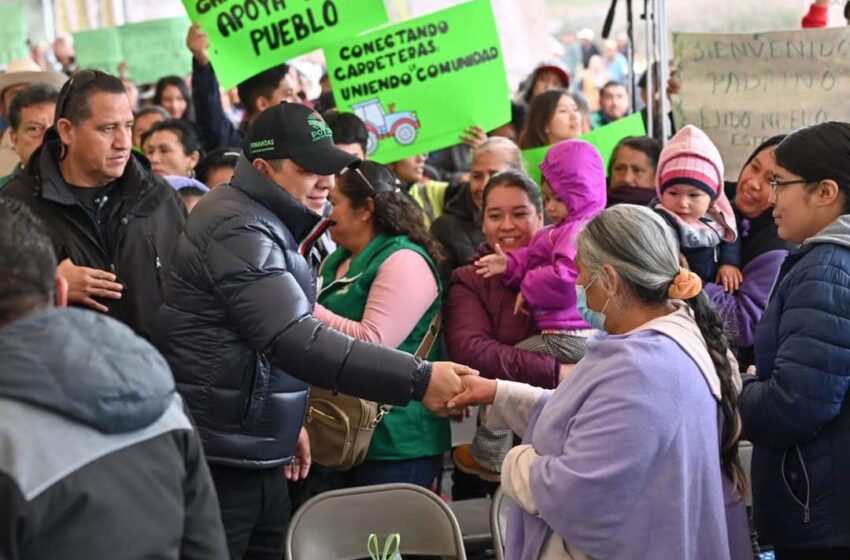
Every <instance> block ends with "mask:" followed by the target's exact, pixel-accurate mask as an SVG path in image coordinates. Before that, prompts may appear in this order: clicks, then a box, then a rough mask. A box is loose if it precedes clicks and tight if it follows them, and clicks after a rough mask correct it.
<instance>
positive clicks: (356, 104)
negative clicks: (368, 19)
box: [325, 0, 510, 163]
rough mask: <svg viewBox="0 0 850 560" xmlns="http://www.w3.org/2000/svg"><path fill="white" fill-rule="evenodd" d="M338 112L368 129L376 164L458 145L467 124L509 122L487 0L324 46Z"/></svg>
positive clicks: (506, 91) (504, 79)
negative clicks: (350, 115) (353, 117)
mask: <svg viewBox="0 0 850 560" xmlns="http://www.w3.org/2000/svg"><path fill="white" fill-rule="evenodd" d="M325 57H326V59H327V63H328V75H329V76H330V78H331V81H332V83H333V92H334V99H335V100H336V104H337V107H339V110H340V111H351V112H353V113H355V114H357V116H359V117H360V118H361V119H363V121H364V122H365V123H366V128H367V129H368V130H369V144H368V152H369V154H370V157H371V158H372V159H374V160H375V161H378V162H381V163H390V162H393V161H398V160H400V159H402V158H405V157H409V156H413V155H417V154H422V153H425V152H429V151H432V150H437V149H440V148H445V147H447V146H452V145H455V144H458V143H459V141H460V135H461V133H462V132H463V131H464V130H466V129H467V128H468V127H470V126H471V125H478V126H480V127H481V128H483V129H484V130H490V129H493V128H496V127H498V126H501V125H503V124H505V123H506V122H508V121H509V120H510V102H509V99H510V92H509V89H508V81H507V75H506V73H505V64H504V58H503V56H502V49H501V45H500V43H499V36H498V33H497V30H496V22H495V19H494V17H493V9H492V7H491V5H490V0H472V1H470V2H466V3H464V4H460V5H458V6H454V7H452V8H448V9H446V10H442V11H439V12H435V13H433V14H429V15H427V16H424V17H420V18H417V19H413V20H409V21H406V22H404V23H400V24H396V25H393V26H389V27H384V28H381V29H379V30H375V31H372V32H369V33H367V34H364V35H361V36H360V37H357V38H356V39H353V40H350V41H347V42H345V43H341V44H339V45H335V46H333V47H329V48H327V49H325Z"/></svg>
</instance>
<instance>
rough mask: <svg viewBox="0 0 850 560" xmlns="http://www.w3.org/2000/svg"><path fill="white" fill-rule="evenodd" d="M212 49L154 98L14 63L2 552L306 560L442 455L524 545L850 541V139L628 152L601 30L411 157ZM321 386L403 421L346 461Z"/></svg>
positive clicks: (588, 553)
mask: <svg viewBox="0 0 850 560" xmlns="http://www.w3.org/2000/svg"><path fill="white" fill-rule="evenodd" d="M823 6H824V2H822V1H821V0H818V1H817V2H816V3H815V4H814V5H813V7H812V12H810V14H809V16H807V18H808V19H809V20H811V19H812V17H813V16H812V15H811V14H812V13H821V12H820V11H819V10H821V9H822V8H823ZM815 19H816V18H815ZM186 45H187V48H188V50H189V51H190V52H191V54H192V72H191V76H190V79H188V80H187V79H184V78H183V77H179V76H165V77H163V78H162V79H161V80H159V82H158V83H156V84H154V85H153V87H152V88H151V91H152V93H153V95H151V96H150V97H149V99H147V100H146V101H145V102H144V103H143V104H142V105H140V104H139V103H140V100H139V97H140V96H139V88H138V86H137V85H136V84H133V83H132V82H130V81H128V80H126V79H123V78H122V77H121V76H115V75H111V74H108V73H104V72H102V71H98V70H91V69H85V68H83V69H76V68H75V67H74V63H73V58H72V57H70V56H69V55H68V53H67V52H66V50H59V51H57V59H58V58H59V55H60V54H61V55H62V60H63V64H62V68H63V70H64V71H66V72H68V73H67V74H66V73H64V72H63V71H60V70H58V69H57V70H54V69H48V70H45V69H42V68H41V67H39V66H38V65H37V64H35V63H34V62H33V61H31V60H27V61H19V62H16V63H15V64H14V65H10V66H9V67H8V68H7V70H6V72H5V73H3V74H0V99H2V111H3V114H4V115H5V123H6V128H5V130H4V132H3V136H2V145H0V177H3V178H2V179H0V356H2V357H3V359H2V360H0V411H2V412H3V418H4V419H5V421H4V422H2V423H0V558H22V559H23V558H47V557H57V556H60V555H61V556H63V557H69V558H107V557H108V558H127V559H136V558H142V557H157V558H187V559H189V558H198V559H200V558H204V559H211V558H233V559H238V558H246V559H260V558H263V559H265V558H268V559H272V558H274V559H280V558H282V557H283V544H284V536H285V533H286V530H287V526H288V524H289V519H290V517H291V515H292V513H293V512H294V510H295V509H297V508H298V507H299V506H300V505H301V504H302V503H303V502H304V501H305V500H307V499H309V498H310V497H312V496H315V495H316V494H318V493H321V492H324V491H327V490H330V489H339V488H347V487H356V486H365V485H373V484H382V483H390V482H407V483H412V484H416V485H419V486H422V487H424V488H429V489H436V490H439V489H440V488H441V483H442V474H443V470H444V468H445V465H446V464H447V463H448V464H451V465H452V466H453V474H452V488H451V498H452V499H454V500H462V499H466V498H472V497H480V496H486V495H492V494H493V492H494V491H495V490H496V488H498V487H501V488H502V489H503V491H504V492H505V494H506V495H507V496H509V497H510V498H511V499H512V502H513V504H512V505H511V511H510V513H509V517H508V525H507V527H508V535H507V541H506V557H508V558H511V559H527V560H532V559H538V558H540V559H544V558H545V559H549V558H570V559H583V558H600V559H602V558H631V557H634V555H635V554H636V551H640V554H642V555H645V556H647V557H650V558H689V559H702V558H705V559H709V558H710V559H722V558H729V559H734V560H740V559H745V558H747V559H752V558H758V557H759V556H758V555H759V553H760V550H761V549H763V548H772V549H773V550H774V552H775V555H776V558H778V559H779V560H794V559H811V558H819V559H820V558H823V559H832V558H836V559H838V558H841V559H844V558H850V406H845V403H847V401H848V398H850V397H848V395H850V124H848V123H842V122H826V123H821V124H816V125H813V126H810V127H807V128H803V129H800V130H788V131H786V134H784V135H781V136H776V137H773V138H770V139H768V140H766V141H765V142H764V143H763V144H762V145H760V146H758V147H757V148H756V149H755V150H754V151H753V153H752V154H751V155H750V157H749V158H748V159H747V161H746V163H745V165H744V166H743V168H742V169H740V170H737V169H736V170H731V171H733V172H734V174H736V175H737V176H738V179H737V181H735V182H726V181H725V180H724V179H725V177H726V176H728V175H730V174H729V173H728V172H727V170H726V169H725V167H724V162H723V160H722V157H721V155H720V152H719V150H718V149H717V147H716V146H715V144H714V143H713V142H712V140H711V138H710V137H709V136H708V135H707V134H706V133H705V132H703V131H702V130H700V129H699V128H697V127H695V126H692V125H687V126H682V125H679V126H677V127H676V130H674V134H673V136H672V137H671V138H652V137H648V136H630V137H626V138H624V139H622V140H621V141H620V142H619V143H618V144H617V146H616V148H615V149H614V151H613V154H612V155H611V157H610V160H609V163H608V165H607V168H606V166H605V165H604V163H603V159H602V157H601V156H600V154H599V152H598V151H597V149H596V148H595V147H594V146H592V145H591V144H589V143H588V142H585V141H583V140H581V139H580V136H582V135H583V134H585V133H586V132H588V131H590V130H591V129H593V128H597V127H600V126H605V125H606V124H609V123H611V122H613V121H616V120H618V119H621V118H623V117H624V116H626V115H628V114H629V113H630V112H632V111H633V110H635V109H636V108H635V107H632V99H631V98H630V95H629V87H628V85H627V82H628V80H629V79H630V78H629V76H630V68H629V64H628V61H627V59H626V58H625V56H624V53H623V52H622V49H623V48H624V45H623V44H618V42H617V41H609V42H606V43H604V44H603V45H602V48H601V49H600V47H599V46H597V44H596V43H595V41H594V36H593V33H592V32H591V31H589V30H583V31H582V32H580V33H579V34H578V35H577V41H576V42H575V43H571V44H568V45H567V48H566V50H565V53H564V58H563V60H547V61H545V62H543V63H541V64H540V65H539V66H537V67H536V68H535V69H534V70H533V71H532V72H531V74H530V75H529V76H528V78H527V79H526V80H525V81H524V82H523V83H522V84H521V86H520V88H519V90H518V91H517V92H516V95H515V96H514V98H513V99H512V100H510V101H509V100H505V102H506V103H508V102H510V103H511V120H510V122H507V123H504V125H503V126H500V127H498V128H496V129H494V130H489V131H485V130H482V129H481V128H480V127H478V126H475V125H474V124H471V125H470V126H469V128H468V129H467V130H466V132H465V133H464V134H463V135H461V137H460V138H459V139H458V145H456V146H451V147H447V148H445V149H443V150H440V151H438V152H434V153H431V154H417V155H413V156H411V157H408V158H405V159H402V160H400V161H396V162H393V163H390V164H388V165H382V164H380V163H376V162H373V161H369V160H368V155H367V154H368V153H369V149H368V132H367V129H366V126H365V124H364V123H363V122H362V121H361V120H360V119H359V118H358V117H357V116H356V115H354V114H352V113H346V112H341V111H339V110H337V109H336V108H335V107H334V102H333V91H332V88H331V87H330V85H329V84H328V83H327V81H325V87H323V90H322V93H321V95H320V97H319V98H317V99H314V100H310V99H308V96H307V95H306V90H305V89H304V88H303V86H302V84H301V80H299V77H298V74H297V71H296V70H295V69H294V67H292V66H289V65H287V64H283V65H280V66H276V67H273V68H271V69H269V70H266V71H264V72H261V73H259V74H257V75H255V76H253V77H251V78H249V79H247V80H245V81H243V82H242V83H240V84H239V85H238V86H237V88H236V91H235V93H232V92H225V91H223V90H222V89H221V88H220V87H219V84H218V81H217V78H216V74H215V69H214V68H213V66H212V64H211V62H210V58H209V56H208V54H207V53H208V51H209V49H210V44H209V38H208V36H207V35H206V33H205V32H204V31H203V29H201V27H200V26H199V25H198V24H195V25H193V26H192V27H191V28H190V29H189V31H188V34H187V38H186ZM60 46H63V47H67V45H65V44H64V43H62V44H61V45H60ZM645 83H646V76H644V80H643V84H644V86H645ZM189 84H191V86H190V85H189ZM674 89H675V88H674ZM668 93H671V91H670V90H668ZM234 101H236V103H234ZM653 118H657V116H653ZM674 124H679V123H674ZM543 146H550V147H551V148H550V149H549V150H548V152H547V154H546V156H545V159H544V160H543V162H542V164H540V169H539V171H540V176H541V177H542V179H541V180H540V182H539V184H538V183H537V182H535V180H534V179H532V178H531V177H530V176H529V174H528V173H527V172H528V171H529V170H527V169H525V164H524V161H523V157H522V153H521V150H523V149H529V148H537V147H543ZM311 387H313V388H314V389H313V393H314V397H315V394H320V393H319V391H325V393H326V394H329V395H350V396H353V397H358V398H360V399H363V402H364V403H372V404H376V407H375V409H376V410H378V411H379V412H378V416H377V417H376V419H375V424H374V425H373V427H374V431H373V433H372V434H371V439H370V440H369V441H368V445H367V446H366V447H365V448H364V449H363V456H362V457H361V458H360V459H359V460H357V462H356V464H354V465H353V466H350V468H346V469H344V470H340V469H338V468H332V465H323V464H316V463H314V461H313V458H312V451H311V450H312V449H315V448H316V446H323V447H324V446H326V442H324V441H317V440H316V439H315V438H316V436H313V437H312V439H311V436H310V435H309V429H308V428H311V426H310V422H311V419H312V417H313V414H314V413H316V414H318V413H319V412H316V409H315V408H314V407H313V405H312V404H311V403H312V402H313V401H312V400H311V398H314V397H311ZM476 405H477V406H479V409H478V415H477V417H476V419H475V426H476V429H475V435H474V437H473V439H472V441H471V443H469V444H464V445H460V446H457V447H455V448H452V438H451V428H452V424H451V420H450V418H449V417H452V416H464V415H466V414H467V413H468V412H469V408H468V407H473V406H476ZM741 441H749V442H751V443H752V445H753V457H752V467H751V469H750V470H749V472H747V471H745V469H744V468H743V467H742V464H741V461H740V457H739V453H738V450H739V442H741ZM448 457H450V458H451V460H450V461H448V460H447V458H448ZM748 491H751V492H752V496H753V504H752V508H751V511H750V510H749V508H748V507H747V505H746V503H745V500H744V495H745V494H747V492H748ZM365 544H366V543H365V542H364V551H365V550H366V548H365ZM60 551H62V552H60Z"/></svg>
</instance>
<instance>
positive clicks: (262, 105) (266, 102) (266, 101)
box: [254, 95, 272, 115]
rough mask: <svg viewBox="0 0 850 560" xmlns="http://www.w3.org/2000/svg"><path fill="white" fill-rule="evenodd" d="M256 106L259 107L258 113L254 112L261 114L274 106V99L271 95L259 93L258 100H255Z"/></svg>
mask: <svg viewBox="0 0 850 560" xmlns="http://www.w3.org/2000/svg"><path fill="white" fill-rule="evenodd" d="M254 106H255V107H256V109H257V111H256V113H254V114H255V115H259V114H260V113H262V112H263V111H265V110H266V109H268V108H269V107H271V106H272V100H271V98H269V97H265V96H263V95H258V96H257V101H255V102H254Z"/></svg>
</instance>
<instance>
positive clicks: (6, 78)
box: [0, 58, 68, 95]
mask: <svg viewBox="0 0 850 560" xmlns="http://www.w3.org/2000/svg"><path fill="white" fill-rule="evenodd" d="M66 81H68V76H66V75H65V74H62V73H61V72H54V71H53V70H42V69H41V67H40V66H39V65H38V64H36V63H35V62H33V61H32V60H30V59H29V58H19V59H17V60H13V61H11V62H9V64H8V65H7V66H6V71H5V72H3V73H2V74H0V95H3V91H4V90H5V89H6V88H8V87H11V86H15V85H18V84H48V85H51V86H53V87H55V88H56V89H61V88H62V85H63V84H64V83H65V82H66Z"/></svg>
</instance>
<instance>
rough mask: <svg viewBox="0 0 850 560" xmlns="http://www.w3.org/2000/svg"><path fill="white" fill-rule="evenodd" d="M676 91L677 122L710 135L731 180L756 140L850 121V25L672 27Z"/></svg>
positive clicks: (727, 176) (756, 144)
mask: <svg viewBox="0 0 850 560" xmlns="http://www.w3.org/2000/svg"><path fill="white" fill-rule="evenodd" d="M673 37H674V45H675V51H674V52H675V56H676V63H677V65H678V67H679V73H680V75H681V80H682V91H681V95H680V96H679V98H678V99H677V100H676V101H675V103H674V106H673V108H674V111H675V114H676V124H677V125H679V126H681V125H684V124H693V125H695V126H697V127H699V128H701V129H702V130H704V131H705V132H706V134H708V136H709V137H710V138H711V139H712V141H714V143H715V144H716V145H717V147H718V149H719V150H720V153H721V155H722V156H723V163H724V165H725V168H726V179H727V180H730V181H734V180H736V179H737V177H738V174H739V173H740V172H741V169H742V167H743V165H744V162H745V161H746V159H747V157H748V156H749V155H750V153H751V152H752V151H753V149H754V148H755V147H756V146H758V145H759V144H760V143H761V142H762V141H764V140H766V139H767V138H770V137H771V136H774V135H776V134H787V133H789V132H792V131H794V130H796V129H798V128H803V127H806V126H810V125H813V124H816V123H821V122H825V121H850V103H848V102H847V100H848V97H850V28H848V27H841V28H834V29H807V30H798V31H783V32H775V33H755V34H752V33H749V34H727V33H722V34H720V33H717V34H715V33H676V34H674V36H673Z"/></svg>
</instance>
